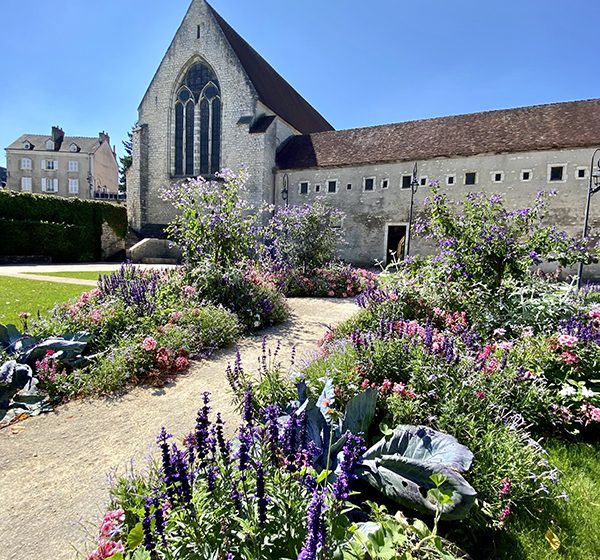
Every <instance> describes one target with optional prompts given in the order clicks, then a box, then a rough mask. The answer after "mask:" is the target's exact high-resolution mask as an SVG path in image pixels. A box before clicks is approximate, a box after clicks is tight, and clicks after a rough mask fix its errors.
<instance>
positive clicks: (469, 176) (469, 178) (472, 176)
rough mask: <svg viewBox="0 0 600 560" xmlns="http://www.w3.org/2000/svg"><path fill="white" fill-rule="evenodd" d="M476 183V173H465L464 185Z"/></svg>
mask: <svg viewBox="0 0 600 560" xmlns="http://www.w3.org/2000/svg"><path fill="white" fill-rule="evenodd" d="M476 183H477V173H475V172H474V171H469V172H467V173H465V185H475V184H476Z"/></svg>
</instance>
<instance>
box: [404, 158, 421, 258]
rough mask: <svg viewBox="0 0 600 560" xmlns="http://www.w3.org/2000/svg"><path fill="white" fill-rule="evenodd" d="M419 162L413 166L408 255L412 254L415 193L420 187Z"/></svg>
mask: <svg viewBox="0 0 600 560" xmlns="http://www.w3.org/2000/svg"><path fill="white" fill-rule="evenodd" d="M417 175H418V168H417V163H416V162H415V166H414V167H413V172H412V180H411V182H410V209H409V211H408V235H407V239H406V256H407V257H408V255H410V240H411V237H412V235H411V229H412V222H413V204H414V201H415V194H417V190H418V189H419V179H418V177H417Z"/></svg>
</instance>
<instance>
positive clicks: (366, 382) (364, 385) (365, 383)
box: [360, 379, 371, 389]
mask: <svg viewBox="0 0 600 560" xmlns="http://www.w3.org/2000/svg"><path fill="white" fill-rule="evenodd" d="M370 385H371V382H370V381H369V380H368V379H363V382H362V383H361V384H360V388H361V389H368V388H369V386H370Z"/></svg>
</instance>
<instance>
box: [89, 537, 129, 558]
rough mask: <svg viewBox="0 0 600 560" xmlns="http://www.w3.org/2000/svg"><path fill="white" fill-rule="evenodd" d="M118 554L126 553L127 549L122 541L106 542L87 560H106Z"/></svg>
mask: <svg viewBox="0 0 600 560" xmlns="http://www.w3.org/2000/svg"><path fill="white" fill-rule="evenodd" d="M118 552H125V547H124V546H123V543H122V542H121V541H117V542H115V541H106V542H104V543H101V544H100V545H99V546H98V548H97V549H96V550H94V551H93V552H92V553H91V554H90V555H89V556H88V557H87V560H105V559H106V558H110V557H111V556H114V555H115V554H117V553H118Z"/></svg>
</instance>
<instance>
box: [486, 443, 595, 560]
mask: <svg viewBox="0 0 600 560" xmlns="http://www.w3.org/2000/svg"><path fill="white" fill-rule="evenodd" d="M546 449H547V450H548V453H549V460H550V462H551V463H553V464H555V465H556V466H557V467H558V468H559V469H560V471H561V472H562V476H561V482H562V485H563V486H564V489H565V491H566V493H567V494H568V495H569V501H568V502H565V501H560V502H556V503H555V504H554V505H553V504H552V503H551V502H548V504H547V508H546V511H545V512H544V513H543V514H541V515H540V514H539V513H538V512H535V511H533V512H532V513H533V514H534V515H535V516H536V517H537V519H532V517H531V516H529V515H527V514H524V515H521V516H519V517H518V518H516V519H514V520H513V523H512V524H510V525H509V526H508V531H507V534H506V535H504V536H503V537H502V538H501V539H499V543H498V555H497V556H498V558H502V559H506V560H509V559H510V560H547V559H550V558H557V559H561V560H562V559H565V560H567V559H568V560H591V559H592V558H600V541H599V540H598V530H599V529H598V527H600V449H599V447H598V444H596V443H581V442H579V443H568V442H562V441H558V440H553V441H550V442H548V443H547V444H546ZM548 529H551V530H552V531H553V532H554V533H555V534H556V536H557V537H558V538H559V539H560V547H559V548H558V551H554V550H552V548H551V547H550V545H549V543H548V542H547V541H546V537H545V535H546V531H548Z"/></svg>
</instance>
